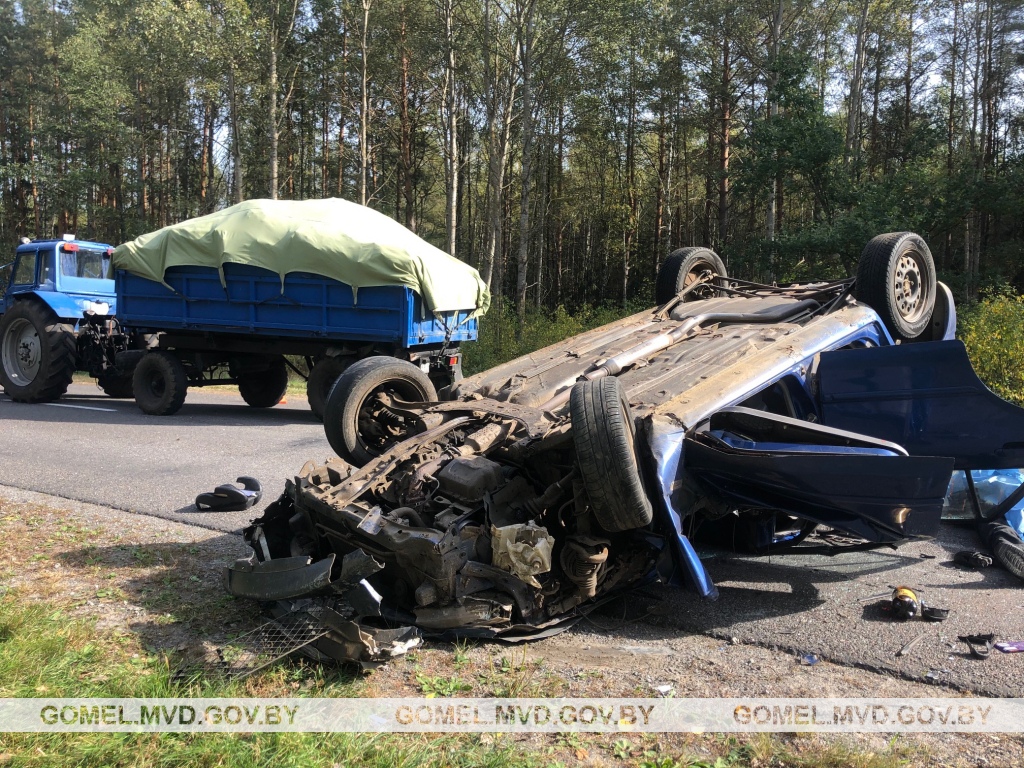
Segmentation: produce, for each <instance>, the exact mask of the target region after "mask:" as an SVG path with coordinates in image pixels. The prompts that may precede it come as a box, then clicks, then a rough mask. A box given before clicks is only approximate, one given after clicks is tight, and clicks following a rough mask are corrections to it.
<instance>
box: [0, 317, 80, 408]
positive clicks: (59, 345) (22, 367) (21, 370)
mask: <svg viewBox="0 0 1024 768" xmlns="http://www.w3.org/2000/svg"><path fill="white" fill-rule="evenodd" d="M74 372H75V334H74V331H73V330H72V328H71V326H70V325H67V324H66V323H62V322H61V321H60V318H58V317H57V315H56V314H55V313H54V312H53V310H52V309H50V308H49V307H44V306H42V305H41V304H38V303H36V302H35V301H33V300H30V299H29V300H21V301H16V302H15V303H14V305H13V306H12V307H11V308H10V309H9V310H7V312H6V313H5V314H4V316H3V321H2V322H0V382H2V383H3V386H4V391H5V392H6V393H7V395H8V396H9V397H10V398H11V399H12V400H16V401H18V402H22V403H45V402H48V401H50V400H57V399H58V398H59V397H60V396H61V395H63V394H64V393H65V392H67V391H68V387H69V386H70V385H71V378H72V376H73V375H74Z"/></svg>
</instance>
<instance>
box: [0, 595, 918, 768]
mask: <svg viewBox="0 0 1024 768" xmlns="http://www.w3.org/2000/svg"><path fill="white" fill-rule="evenodd" d="M464 653H465V651H464V649H463V650H462V654H463V655H464ZM174 666H175V665H174V663H173V662H171V661H170V660H168V659H167V658H166V657H165V656H163V655H161V654H154V653H149V652H147V651H146V650H145V649H143V648H141V647H140V646H139V644H138V640H137V638H136V636H135V635H132V634H129V633H118V632H114V631H109V630H106V631H102V630H97V628H96V627H95V625H94V624H93V623H92V622H90V621H85V620H81V619H77V618H74V617H71V616H69V615H68V614H67V613H66V612H65V611H64V610H61V609H59V608H56V607H54V606H53V605H50V604H46V603H43V602H29V601H27V600H25V599H20V598H19V595H18V594H17V593H16V592H12V591H8V592H6V593H5V594H2V596H0V697H23V698H24V697H27V698H32V697H60V696H75V697H185V696H189V697H211V698H212V697H227V696H262V697H277V696H317V697H329V696H335V697H352V696H359V695H361V693H362V692H363V690H364V689H365V685H366V683H365V680H366V678H364V677H361V676H353V675H350V674H348V673H347V672H346V671H344V670H339V669H337V668H331V667H324V666H319V665H307V664H302V663H298V662H289V663H285V664H280V665H277V666H275V667H272V668H270V669H269V670H268V671H266V672H265V673H262V674H260V675H256V676H253V677H252V678H250V679H248V680H246V681H243V682H233V683H230V682H226V681H224V680H222V679H218V678H216V677H210V676H207V677H200V676H198V675H197V676H194V677H192V678H191V679H187V680H185V681H183V682H177V681H175V680H174V679H172V670H173V669H174ZM525 666H526V665H525V661H520V660H519V659H518V658H516V657H505V658H503V659H502V669H500V670H496V672H497V673H500V674H503V675H513V676H514V675H515V673H516V672H517V670H519V669H521V668H523V667H525ZM417 677H418V679H419V682H420V685H421V686H422V689H423V690H424V691H425V692H426V693H428V694H434V695H448V694H451V693H456V692H457V691H460V690H464V689H465V687H468V686H465V685H464V684H463V683H462V682H461V681H460V680H459V679H458V678H455V677H452V678H443V677H426V676H423V675H418V676H417ZM518 693H519V694H521V695H522V692H518ZM516 694H517V692H516V691H508V692H506V695H516ZM528 695H543V693H542V692H535V691H530V692H529V694H528ZM806 738H808V737H791V738H789V739H786V738H785V737H783V738H778V737H774V736H772V735H770V734H756V735H754V736H752V737H750V738H749V739H745V740H740V739H737V738H736V737H733V736H715V735H706V736H692V735H685V734H679V735H671V734H669V735H665V734H639V733H638V734H608V735H605V736H602V735H595V734H587V733H564V734H552V735H550V736H543V737H540V738H539V739H536V738H535V739H534V740H532V741H530V743H524V740H523V738H522V737H520V738H519V739H518V740H517V739H516V738H515V737H513V736H510V735H508V734H390V733H368V734H348V733H335V734H313V733H307V734H301V733H292V734H289V733H277V734H275V733H254V734H184V733H165V734H122V733H81V734H61V733H46V734H18V733H0V765H5V766H7V765H10V766H53V765H60V766H82V767H85V766H97V768H99V767H101V766H102V767H104V768H106V767H120V766H125V767H126V768H127V767H128V766H132V767H135V766H139V767H140V768H148V767H150V766H152V767H153V768H171V767H176V766H190V767H191V766H199V767H200V768H203V767H206V766H210V768H213V767H214V766H218V767H219V766H226V767H234V766H238V767H239V768H241V767H244V766H253V767H255V766H265V765H274V766H296V767H298V766H302V768H307V767H309V766H325V768H326V767H333V766H369V767H370V768H375V767H376V766H380V768H391V766H400V767H409V768H412V767H413V766H439V767H440V766H454V767H456V768H461V767H462V766H466V767H467V768H468V766H485V767H487V766H494V767H495V768H498V767H499V766H502V767H508V768H541V766H559V765H573V764H590V763H591V762H592V761H593V760H594V759H596V760H597V762H600V763H605V762H608V761H615V762H616V763H617V764H620V765H625V766H636V767H641V766H642V767H643V768H684V766H693V767H694V768H743V767H745V766H772V765H779V766H783V765H784V766H800V767H802V766H807V768H810V766H826V767H834V768H840V766H844V767H845V766H857V767H859V768H896V766H902V765H908V764H911V763H914V764H922V765H926V764H928V759H927V755H926V754H923V753H920V752H919V751H918V750H915V749H913V748H912V747H908V746H906V745H904V744H897V743H895V740H894V742H893V743H891V744H890V745H889V748H888V749H886V750H885V751H884V752H859V751H856V750H853V749H851V748H849V747H846V746H843V745H841V744H829V745H820V744H814V745H811V744H807V743H804V742H802V741H801V739H806ZM697 744H699V745H700V746H701V747H702V750H703V755H702V756H700V757H697V756H695V755H694V754H693V752H692V748H693V746H694V745H697ZM709 752H710V753H711V756H710V757H709V756H708V753H709Z"/></svg>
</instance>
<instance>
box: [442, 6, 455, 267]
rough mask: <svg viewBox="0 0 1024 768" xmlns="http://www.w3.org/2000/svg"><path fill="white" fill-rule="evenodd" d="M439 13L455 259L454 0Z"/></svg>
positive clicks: (450, 241) (448, 214)
mask: <svg viewBox="0 0 1024 768" xmlns="http://www.w3.org/2000/svg"><path fill="white" fill-rule="evenodd" d="M440 12H441V16H442V23H443V26H444V41H445V63H444V84H443V88H442V90H443V91H444V99H443V101H444V120H443V122H444V138H445V146H444V173H445V210H444V218H445V233H446V237H445V240H446V249H447V251H448V253H450V254H452V255H453V256H454V255H455V239H456V232H457V228H458V215H459V209H458V205H459V121H458V117H459V115H458V111H457V108H456V98H455V86H456V83H457V77H456V75H457V73H456V70H455V64H456V61H455V0H441V7H440Z"/></svg>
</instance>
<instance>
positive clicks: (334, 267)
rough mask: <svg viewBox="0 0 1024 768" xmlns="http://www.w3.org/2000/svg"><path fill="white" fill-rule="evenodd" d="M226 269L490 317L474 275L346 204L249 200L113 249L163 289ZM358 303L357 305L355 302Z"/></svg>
mask: <svg viewBox="0 0 1024 768" xmlns="http://www.w3.org/2000/svg"><path fill="white" fill-rule="evenodd" d="M225 262H232V263H237V264H251V265H252V266H256V267H263V268H264V269H269V270H270V271H272V272H276V273H277V274H279V275H280V276H281V280H282V282H283V280H284V276H285V275H286V274H287V273H289V272H312V273H313V274H317V275H323V276H324V277H330V278H333V279H335V280H339V281H341V282H343V283H348V284H349V285H351V286H352V288H353V290H357V289H359V288H368V287H371V286H378V285H407V286H409V287H410V288H412V289H413V290H414V291H416V292H417V293H419V294H420V295H421V296H422V297H423V300H424V302H425V303H426V305H427V308H428V309H429V310H431V311H433V312H449V311H452V310H457V309H463V310H464V309H474V310H475V311H476V314H478V315H480V314H483V313H484V312H486V311H487V307H488V305H489V304H490V300H491V299H490V295H489V294H488V292H487V286H486V285H485V284H484V282H483V280H481V279H480V275H479V273H477V271H476V270H475V269H473V268H472V267H470V266H469V265H468V264H465V263H463V262H461V261H459V260H458V259H456V258H454V257H452V256H449V255H448V254H447V253H445V252H444V251H442V250H440V249H439V248H435V247H434V246H432V245H431V244H430V243H428V242H427V241H426V240H423V239H422V238H420V237H417V236H416V235H414V234H413V233H412V232H410V231H409V230H408V229H406V228H405V227H403V226H402V225H401V224H399V223H398V222H397V221H395V220H394V219H391V218H389V217H387V216H385V215H384V214H382V213H378V212H377V211H374V210H373V209H371V208H367V207H365V206H362V205H357V204H356V203H350V202H348V201H347V200H338V199H328V200H302V201H293V200H247V201H246V202H244V203H238V204H237V205H233V206H231V207H230V208H225V209H224V210H223V211H217V212H216V213H211V214H209V215H208V216H200V217H199V218H196V219H189V220H188V221H183V222H181V223H180V224H173V225H171V226H169V227H164V228H163V229H160V230H157V231H156V232H151V233H149V234H147V235H142V236H141V237H138V238H136V239H135V240H132V241H131V242H129V243H125V244H124V245H120V246H118V247H117V248H115V249H114V256H113V266H114V268H115V269H125V270H127V271H129V272H131V273H133V274H136V275H139V276H141V277H146V278H149V279H150V280H156V281H157V282H161V283H162V282H163V279H164V272H165V270H167V268H168V267H176V266H186V265H192V266H205V267H215V268H216V269H217V270H219V271H220V274H221V280H222V281H223V279H224V271H223V269H222V267H223V265H224V263H225ZM357 300H358V299H357Z"/></svg>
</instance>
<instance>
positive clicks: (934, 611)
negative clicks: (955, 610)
mask: <svg viewBox="0 0 1024 768" xmlns="http://www.w3.org/2000/svg"><path fill="white" fill-rule="evenodd" d="M921 618H922V619H926V620H927V621H945V620H946V619H948V618H949V608H936V607H934V606H932V605H922V606H921Z"/></svg>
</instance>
